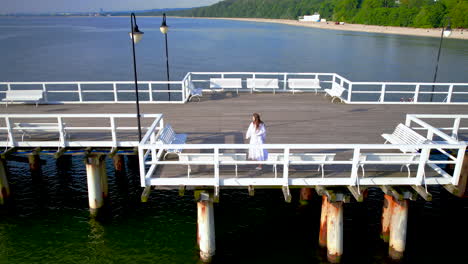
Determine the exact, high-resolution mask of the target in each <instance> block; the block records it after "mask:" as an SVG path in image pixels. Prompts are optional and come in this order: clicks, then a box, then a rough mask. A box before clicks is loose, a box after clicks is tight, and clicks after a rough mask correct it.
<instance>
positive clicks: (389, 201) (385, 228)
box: [380, 194, 394, 243]
mask: <svg viewBox="0 0 468 264" xmlns="http://www.w3.org/2000/svg"><path fill="white" fill-rule="evenodd" d="M393 206H394V202H393V197H392V196H390V195H388V194H385V195H384V204H383V208H382V233H381V234H380V238H382V240H383V241H384V242H385V243H388V240H389V238H390V224H391V220H392V209H393Z"/></svg>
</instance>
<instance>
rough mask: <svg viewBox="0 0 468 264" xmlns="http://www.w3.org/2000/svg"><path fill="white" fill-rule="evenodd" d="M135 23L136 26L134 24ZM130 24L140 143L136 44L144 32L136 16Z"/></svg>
mask: <svg viewBox="0 0 468 264" xmlns="http://www.w3.org/2000/svg"><path fill="white" fill-rule="evenodd" d="M134 22H135V25H133V23H134ZM130 24H131V27H132V32H130V37H131V39H132V51H133V73H134V76H135V95H136V108H137V120H138V141H141V122H140V99H139V97H138V78H137V69H136V58H135V43H138V42H139V41H140V40H141V38H142V36H143V32H140V30H139V29H138V25H137V23H136V17H135V14H134V13H132V14H131V15H130Z"/></svg>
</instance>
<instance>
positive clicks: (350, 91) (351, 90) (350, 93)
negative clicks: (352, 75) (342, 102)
mask: <svg viewBox="0 0 468 264" xmlns="http://www.w3.org/2000/svg"><path fill="white" fill-rule="evenodd" d="M352 94H353V84H352V83H348V102H350V103H351V95H352Z"/></svg>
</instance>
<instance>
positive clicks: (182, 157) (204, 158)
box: [179, 153, 247, 162]
mask: <svg viewBox="0 0 468 264" xmlns="http://www.w3.org/2000/svg"><path fill="white" fill-rule="evenodd" d="M246 159H247V154H245V153H221V154H220V155H219V160H220V161H230V162H234V161H245V160H246ZM179 161H182V162H187V161H199V162H200V161H201V162H214V154H212V153H206V154H205V153H201V154H200V153H180V154H179Z"/></svg>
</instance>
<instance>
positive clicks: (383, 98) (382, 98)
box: [379, 83, 387, 103]
mask: <svg viewBox="0 0 468 264" xmlns="http://www.w3.org/2000/svg"><path fill="white" fill-rule="evenodd" d="M386 88H387V85H386V84H385V83H383V84H382V90H380V100H379V101H380V102H381V103H383V102H385V89H386Z"/></svg>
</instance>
